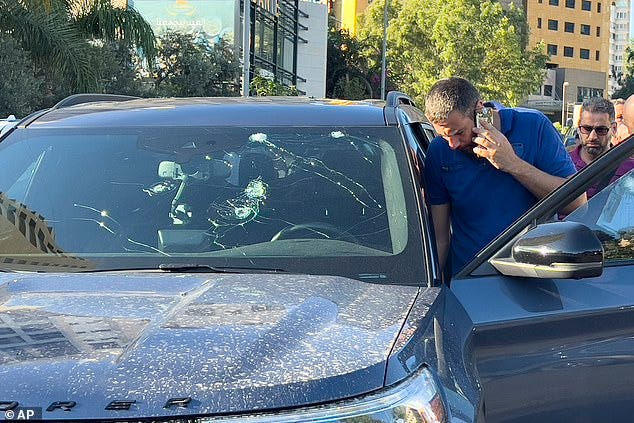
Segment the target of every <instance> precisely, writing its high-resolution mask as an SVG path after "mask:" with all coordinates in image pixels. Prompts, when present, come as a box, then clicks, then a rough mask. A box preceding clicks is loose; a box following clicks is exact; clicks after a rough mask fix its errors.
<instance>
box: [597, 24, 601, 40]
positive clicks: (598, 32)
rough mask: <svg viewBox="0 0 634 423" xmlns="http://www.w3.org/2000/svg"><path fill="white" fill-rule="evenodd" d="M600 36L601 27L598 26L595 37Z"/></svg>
mask: <svg viewBox="0 0 634 423" xmlns="http://www.w3.org/2000/svg"><path fill="white" fill-rule="evenodd" d="M600 36H601V27H600V26H598V27H597V37H600Z"/></svg>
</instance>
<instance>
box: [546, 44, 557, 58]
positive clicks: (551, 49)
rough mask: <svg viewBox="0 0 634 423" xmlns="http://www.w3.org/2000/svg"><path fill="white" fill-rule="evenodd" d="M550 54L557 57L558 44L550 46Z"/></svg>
mask: <svg viewBox="0 0 634 423" xmlns="http://www.w3.org/2000/svg"><path fill="white" fill-rule="evenodd" d="M548 54H550V55H551V56H557V44H548Z"/></svg>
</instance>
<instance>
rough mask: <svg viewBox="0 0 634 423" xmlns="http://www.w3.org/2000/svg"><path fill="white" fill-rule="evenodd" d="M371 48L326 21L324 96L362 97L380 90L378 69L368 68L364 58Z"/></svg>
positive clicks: (332, 20) (330, 21)
mask: <svg viewBox="0 0 634 423" xmlns="http://www.w3.org/2000/svg"><path fill="white" fill-rule="evenodd" d="M370 48H371V44H364V43H362V42H360V41H359V39H357V38H355V37H352V36H350V34H349V33H348V31H347V30H344V29H340V28H337V27H336V25H335V22H334V19H330V20H329V29H328V50H327V61H326V97H329V98H345V99H348V100H361V99H365V98H372V97H374V94H375V93H376V92H380V87H379V83H380V76H379V74H380V68H379V70H378V71H377V69H371V68H370V65H369V62H368V60H367V56H368V54H367V50H369V49H370ZM377 78H378V79H377ZM372 82H374V86H373V84H372ZM377 88H378V90H377Z"/></svg>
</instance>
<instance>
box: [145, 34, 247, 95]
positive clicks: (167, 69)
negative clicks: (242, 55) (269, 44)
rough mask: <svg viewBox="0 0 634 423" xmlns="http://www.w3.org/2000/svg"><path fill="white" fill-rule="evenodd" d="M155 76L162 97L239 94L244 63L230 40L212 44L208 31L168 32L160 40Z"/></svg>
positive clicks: (157, 88)
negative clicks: (241, 64) (242, 63)
mask: <svg viewBox="0 0 634 423" xmlns="http://www.w3.org/2000/svg"><path fill="white" fill-rule="evenodd" d="M158 44H159V46H158V56H157V61H158V69H157V71H156V73H155V75H154V84H155V88H156V94H157V95H159V96H177V97H197V96H233V95H238V94H239V83H238V77H239V75H240V64H239V62H238V60H237V59H236V56H235V52H234V51H233V49H232V48H231V47H230V46H229V44H227V42H226V41H220V42H219V43H218V44H211V43H209V41H208V38H207V37H206V36H205V34H186V33H180V32H167V33H166V34H165V35H163V36H161V37H160V39H159V43H158Z"/></svg>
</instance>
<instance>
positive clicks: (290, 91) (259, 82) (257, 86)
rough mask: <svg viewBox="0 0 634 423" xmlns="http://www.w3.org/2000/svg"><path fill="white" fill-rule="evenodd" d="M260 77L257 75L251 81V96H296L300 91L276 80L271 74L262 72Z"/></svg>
mask: <svg viewBox="0 0 634 423" xmlns="http://www.w3.org/2000/svg"><path fill="white" fill-rule="evenodd" d="M259 73H260V74H259V75H255V76H254V77H253V79H252V80H251V84H250V86H249V92H250V94H251V95H256V96H268V95H285V96H289V95H290V96H296V95H299V91H298V90H297V87H295V86H292V85H291V86H287V85H284V84H282V83H280V82H278V81H276V80H275V77H274V75H273V74H271V73H270V72H263V71H262V70H260V72H259Z"/></svg>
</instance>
